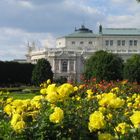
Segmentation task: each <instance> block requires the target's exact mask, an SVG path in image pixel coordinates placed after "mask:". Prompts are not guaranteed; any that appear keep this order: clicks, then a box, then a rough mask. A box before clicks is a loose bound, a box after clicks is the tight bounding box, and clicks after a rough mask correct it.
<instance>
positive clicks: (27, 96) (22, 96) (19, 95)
mask: <svg viewBox="0 0 140 140" xmlns="http://www.w3.org/2000/svg"><path fill="white" fill-rule="evenodd" d="M36 95H39V94H37V93H10V94H9V95H8V97H13V99H32V98H33V97H34V96H36Z"/></svg>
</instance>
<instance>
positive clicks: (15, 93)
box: [0, 87, 40, 99]
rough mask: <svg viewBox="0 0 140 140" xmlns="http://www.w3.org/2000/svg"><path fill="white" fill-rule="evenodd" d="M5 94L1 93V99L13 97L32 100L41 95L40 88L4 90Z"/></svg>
mask: <svg viewBox="0 0 140 140" xmlns="http://www.w3.org/2000/svg"><path fill="white" fill-rule="evenodd" d="M2 91H3V92H0V98H3V97H13V98H14V99H32V98H33V97H34V96H36V95H40V93H39V88H27V87H26V88H24V89H22V90H21V89H20V90H19V89H15V88H10V90H9V89H8V88H7V89H4V90H2Z"/></svg>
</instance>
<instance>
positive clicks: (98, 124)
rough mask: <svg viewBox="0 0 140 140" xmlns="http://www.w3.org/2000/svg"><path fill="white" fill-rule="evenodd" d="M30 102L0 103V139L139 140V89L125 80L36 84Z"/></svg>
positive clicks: (5, 100) (13, 101)
mask: <svg viewBox="0 0 140 140" xmlns="http://www.w3.org/2000/svg"><path fill="white" fill-rule="evenodd" d="M87 83H88V84H87ZM40 93H41V95H38V96H35V97H34V98H33V99H26V100H19V99H16V100H13V99H12V98H1V99H0V138H1V139H7V140H11V139H12V140H14V139H15V140H16V139H21V140H22V139H23V140H25V139H27V140H33V139H34V140H46V139H47V140H67V139H68V140H75V139H79V140H93V139H94V140H96V139H97V140H139V139H140V92H139V85H137V84H136V83H135V84H130V83H128V82H127V81H118V82H111V83H107V82H105V81H102V82H100V83H98V84H97V83H96V79H92V80H91V81H85V83H83V84H81V85H73V84H70V83H64V84H62V85H57V84H55V83H50V81H49V80H48V81H47V82H45V83H42V84H41V90H40Z"/></svg>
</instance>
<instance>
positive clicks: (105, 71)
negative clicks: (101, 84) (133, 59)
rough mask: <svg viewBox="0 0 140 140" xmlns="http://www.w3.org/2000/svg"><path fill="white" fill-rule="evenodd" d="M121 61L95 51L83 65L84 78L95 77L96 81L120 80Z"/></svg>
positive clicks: (105, 53)
mask: <svg viewBox="0 0 140 140" xmlns="http://www.w3.org/2000/svg"><path fill="white" fill-rule="evenodd" d="M122 71H123V60H122V59H121V58H120V57H118V56H117V55H115V54H112V53H108V52H106V51H97V52H95V54H93V55H92V56H91V57H90V58H89V59H88V60H87V61H86V64H85V73H84V74H85V77H86V79H90V78H92V77H96V79H97V81H101V80H106V81H110V80H117V79H122Z"/></svg>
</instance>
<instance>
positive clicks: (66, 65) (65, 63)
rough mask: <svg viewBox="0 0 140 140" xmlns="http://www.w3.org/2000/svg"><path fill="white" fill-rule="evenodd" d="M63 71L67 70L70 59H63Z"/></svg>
mask: <svg viewBox="0 0 140 140" xmlns="http://www.w3.org/2000/svg"><path fill="white" fill-rule="evenodd" d="M61 66H62V72H67V69H68V60H61Z"/></svg>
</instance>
